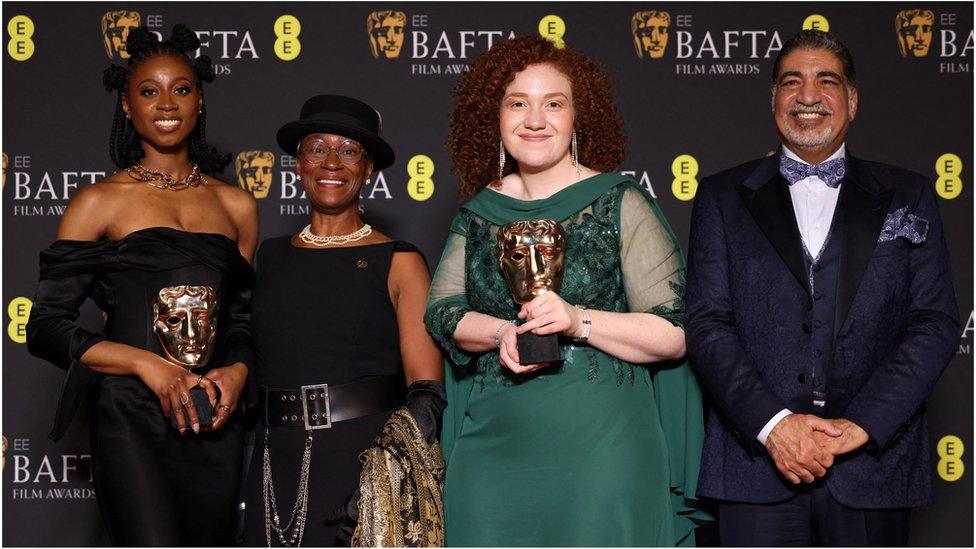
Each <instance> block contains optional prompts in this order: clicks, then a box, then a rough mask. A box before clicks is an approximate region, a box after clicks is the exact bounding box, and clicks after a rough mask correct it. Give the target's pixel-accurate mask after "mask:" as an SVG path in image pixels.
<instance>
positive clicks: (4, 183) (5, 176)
mask: <svg viewBox="0 0 976 549" xmlns="http://www.w3.org/2000/svg"><path fill="white" fill-rule="evenodd" d="M6 186H7V153H3V185H2V187H6Z"/></svg>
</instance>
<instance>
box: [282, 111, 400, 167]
mask: <svg viewBox="0 0 976 549" xmlns="http://www.w3.org/2000/svg"><path fill="white" fill-rule="evenodd" d="M311 133H331V134H335V135H341V136H344V137H348V138H350V139H355V140H356V141H359V142H360V143H361V144H362V145H363V147H365V148H366V151H367V152H369V155H370V157H372V159H373V170H374V171H379V170H382V169H383V168H386V167H389V166H390V165H392V164H393V161H394V160H396V155H395V154H394V153H393V148H392V147H390V145H389V143H387V142H386V141H384V140H383V138H382V137H381V135H382V133H383V121H382V119H381V118H380V113H379V111H377V110H376V109H374V108H373V107H370V106H369V105H367V104H366V103H363V102H362V101H360V100H358V99H353V98H352V97H346V96H344V95H316V96H315V97H312V98H311V99H309V100H308V101H306V102H305V104H304V105H302V112H301V114H300V115H299V116H298V120H294V121H292V122H289V123H287V124H285V125H284V126H282V127H281V129H279V130H278V146H279V147H281V150H283V151H285V153H286V154H290V155H292V156H295V155H296V154H297V151H298V143H299V142H301V140H302V138H304V137H305V136H306V135H308V134H311Z"/></svg>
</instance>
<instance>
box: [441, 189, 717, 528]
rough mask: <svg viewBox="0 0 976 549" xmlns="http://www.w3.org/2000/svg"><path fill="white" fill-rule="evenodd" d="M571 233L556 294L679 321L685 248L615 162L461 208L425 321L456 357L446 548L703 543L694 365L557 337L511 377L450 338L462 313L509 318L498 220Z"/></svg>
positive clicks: (488, 356) (450, 364)
mask: <svg viewBox="0 0 976 549" xmlns="http://www.w3.org/2000/svg"><path fill="white" fill-rule="evenodd" d="M527 219H554V220H557V221H559V222H560V223H561V224H562V225H563V227H564V228H565V229H566V232H567V235H568V239H567V250H566V268H565V274H564V279H563V284H562V289H561V291H560V295H561V296H562V297H563V298H564V299H565V300H566V301H567V302H569V303H573V304H579V305H584V306H586V307H588V308H591V309H599V310H604V311H616V312H621V313H624V312H644V313H652V314H655V315H658V316H661V317H663V318H665V319H667V320H668V321H670V322H672V323H673V324H675V325H679V326H680V325H681V319H682V315H683V312H684V311H683V304H682V298H683V292H684V266H685V264H684V259H683V257H682V255H681V250H680V248H679V244H678V241H677V239H676V238H675V237H674V234H673V233H672V232H671V229H670V227H669V225H668V223H667V221H666V220H665V219H664V216H663V214H662V213H661V211H660V209H659V208H658V207H657V204H656V203H655V201H654V200H653V199H652V198H651V197H650V195H649V194H647V193H646V192H645V191H644V190H643V189H642V188H641V187H640V186H639V185H637V183H635V182H634V181H633V180H631V179H629V178H625V177H622V176H620V175H616V174H601V175H597V176H593V177H590V178H587V179H585V180H583V181H580V182H578V183H576V184H574V185H572V186H570V187H568V188H566V189H564V190H562V191H560V192H558V193H556V194H555V195H553V196H552V197H550V198H548V199H545V200H533V201H522V200H517V199H513V198H510V197H507V196H504V195H502V194H500V193H497V192H494V191H492V190H489V189H485V190H482V191H481V192H480V193H479V194H478V195H477V196H475V197H474V198H473V199H472V200H470V201H469V202H467V203H466V204H464V205H463V206H462V209H461V211H460V213H458V215H457V216H456V217H455V219H454V221H453V223H452V226H451V234H450V237H449V239H448V242H447V245H446V248H445V250H444V254H443V256H442V257H441V261H440V264H439V265H438V268H437V272H436V274H435V276H434V281H433V284H432V287H431V293H430V301H429V303H428V307H427V314H426V322H427V328H428V329H429V330H430V332H431V333H432V334H433V336H434V338H435V339H437V340H438V342H439V343H440V344H441V345H442V346H443V347H444V349H445V350H446V355H447V361H446V363H447V366H446V372H445V377H446V382H447V389H448V408H447V411H446V412H445V416H444V428H443V441H442V442H443V449H444V456H445V458H446V460H447V464H448V467H447V478H446V484H445V489H444V508H445V516H446V521H447V534H446V535H447V538H446V539H447V544H448V545H450V546H484V545H489V546H491V545H495V546H579V545H583V546H588V545H589V546H593V545H595V546H607V545H617V546H620V545H623V546H634V545H638V546H669V545H670V546H674V545H689V544H693V543H694V535H693V529H694V526H695V522H696V521H698V520H701V519H707V517H706V516H704V515H703V514H702V513H701V512H700V511H698V510H697V508H696V507H695V501H694V488H695V484H696V482H697V478H698V464H699V458H700V454H701V442H702V434H703V428H702V409H701V394H700V392H699V389H698V386H697V384H696V382H695V380H694V377H693V375H692V373H691V371H690V368H689V366H688V364H687V363H686V362H685V361H678V362H667V363H655V364H630V363H627V362H624V361H622V360H619V359H617V358H615V357H613V356H610V355H607V354H605V353H603V352H601V351H598V350H596V349H594V348H592V347H589V346H586V345H574V344H573V343H572V341H571V340H565V341H563V340H561V341H560V343H561V345H562V347H561V349H562V353H563V356H564V358H565V362H564V363H562V364H561V365H559V366H554V367H550V368H546V369H543V370H541V371H539V372H536V373H533V374H527V375H522V376H519V375H515V374H512V373H511V372H509V371H508V370H507V369H505V368H504V367H502V366H501V365H500V364H499V362H498V353H497V351H493V352H489V353H482V354H473V353H467V352H465V351H463V350H461V349H460V348H458V347H457V345H456V344H455V342H454V339H453V334H454V330H455V328H456V327H457V324H458V322H459V321H460V320H461V317H462V316H464V314H465V313H467V312H468V311H478V312H482V313H485V314H489V315H492V316H495V317H498V318H501V319H513V318H515V315H516V313H517V312H518V309H519V306H518V305H517V304H516V303H515V302H514V300H513V299H512V297H511V294H509V292H508V289H507V287H506V285H505V282H504V279H503V278H502V275H501V271H500V270H499V267H498V244H497V241H496V234H497V231H498V227H499V226H500V225H503V224H505V223H509V222H512V221H516V220H527Z"/></svg>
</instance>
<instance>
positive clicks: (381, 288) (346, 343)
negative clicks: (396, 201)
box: [245, 236, 420, 547]
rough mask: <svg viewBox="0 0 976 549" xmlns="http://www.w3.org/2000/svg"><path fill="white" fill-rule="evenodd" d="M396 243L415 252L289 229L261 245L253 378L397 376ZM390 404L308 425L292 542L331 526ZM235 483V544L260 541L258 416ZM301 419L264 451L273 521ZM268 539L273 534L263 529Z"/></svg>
mask: <svg viewBox="0 0 976 549" xmlns="http://www.w3.org/2000/svg"><path fill="white" fill-rule="evenodd" d="M397 252H413V253H420V252H419V250H417V248H416V247H414V246H413V245H412V244H408V243H405V242H399V241H393V242H384V243H380V244H371V245H365V246H355V247H351V248H323V249H309V248H296V247H294V246H292V245H291V242H290V237H288V236H284V237H278V238H271V239H268V240H266V241H264V242H263V243H262V244H261V247H260V249H259V250H258V253H257V259H256V260H255V264H256V266H257V279H256V282H255V289H254V338H255V340H254V345H255V351H256V354H257V372H256V378H257V380H258V382H259V384H260V385H263V386H266V387H278V388H292V389H298V388H299V387H300V386H302V385H312V384H318V383H329V384H330V385H341V384H344V383H348V382H351V381H356V380H358V379H362V378H365V377H373V376H400V377H401V378H402V376H403V365H402V361H401V357H400V339H399V331H398V329H397V320H396V310H395V308H394V306H393V303H392V301H391V300H390V292H389V284H388V279H389V274H390V264H391V262H392V260H393V255H394V254H395V253H397ZM394 410H395V408H391V409H390V410H386V411H383V412H379V413H375V414H371V415H367V416H363V417H359V418H355V419H349V420H346V421H340V422H336V423H333V424H332V428H331V429H323V430H318V431H315V435H314V442H313V445H312V455H311V464H310V469H309V470H310V473H309V479H308V492H309V502H308V520H307V523H306V526H305V534H304V538H303V541H302V544H303V545H305V546H309V547H312V546H331V545H332V544H333V541H334V540H335V536H336V528H335V527H331V526H328V525H326V524H325V523H324V522H323V521H324V519H325V518H326V516H327V515H329V514H330V513H331V512H332V511H333V510H334V509H335V508H336V507H337V506H339V505H341V504H342V503H343V501H345V498H346V497H347V496H348V495H349V494H351V493H352V492H353V491H354V490H355V489H356V488H357V487H358V486H359V473H360V471H361V469H362V465H361V464H360V463H359V454H360V453H361V452H362V451H363V450H365V449H366V448H368V447H369V446H370V445H371V444H372V442H373V439H375V438H376V436H377V435H379V434H380V432H381V431H382V430H383V424H384V423H386V420H387V419H388V418H389V417H390V414H392V413H393V411H394ZM257 416H258V425H257V428H256V435H257V444H255V448H254V454H253V456H252V458H251V462H250V469H249V470H248V474H247V480H246V485H245V494H246V515H245V543H246V544H247V545H250V546H266V545H267V540H266V536H265V509H264V500H263V496H262V478H263V476H262V452H263V443H262V440H263V437H264V430H265V428H264V415H263V413H261V414H257ZM305 434H306V432H305V430H304V429H302V428H301V427H272V428H271V430H270V455H271V466H272V474H273V478H274V487H275V498H276V500H277V507H278V513H279V515H280V516H281V523H282V524H285V523H286V522H287V521H288V518H289V516H290V515H291V512H292V509H293V507H294V505H295V498H296V496H297V492H298V479H299V473H300V469H301V463H302V451H303V449H304V442H305ZM272 537H273V539H272V542H274V543H275V544H277V543H278V539H277V536H276V535H275V534H273V533H272Z"/></svg>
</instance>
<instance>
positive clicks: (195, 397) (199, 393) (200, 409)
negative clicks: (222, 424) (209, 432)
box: [169, 387, 214, 429]
mask: <svg viewBox="0 0 976 549" xmlns="http://www.w3.org/2000/svg"><path fill="white" fill-rule="evenodd" d="M190 402H192V403H193V407H194V408H196V410H197V419H199V420H200V427H210V426H211V425H213V412H214V409H213V406H211V405H210V397H208V396H207V391H206V390H205V389H204V388H203V387H194V388H192V389H190ZM176 414H183V417H184V418H185V419H186V427H187V428H188V429H189V428H190V418H189V417H187V415H186V412H185V411H183V410H172V411H171V412H170V416H169V423H170V425H172V426H173V427H176Z"/></svg>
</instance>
